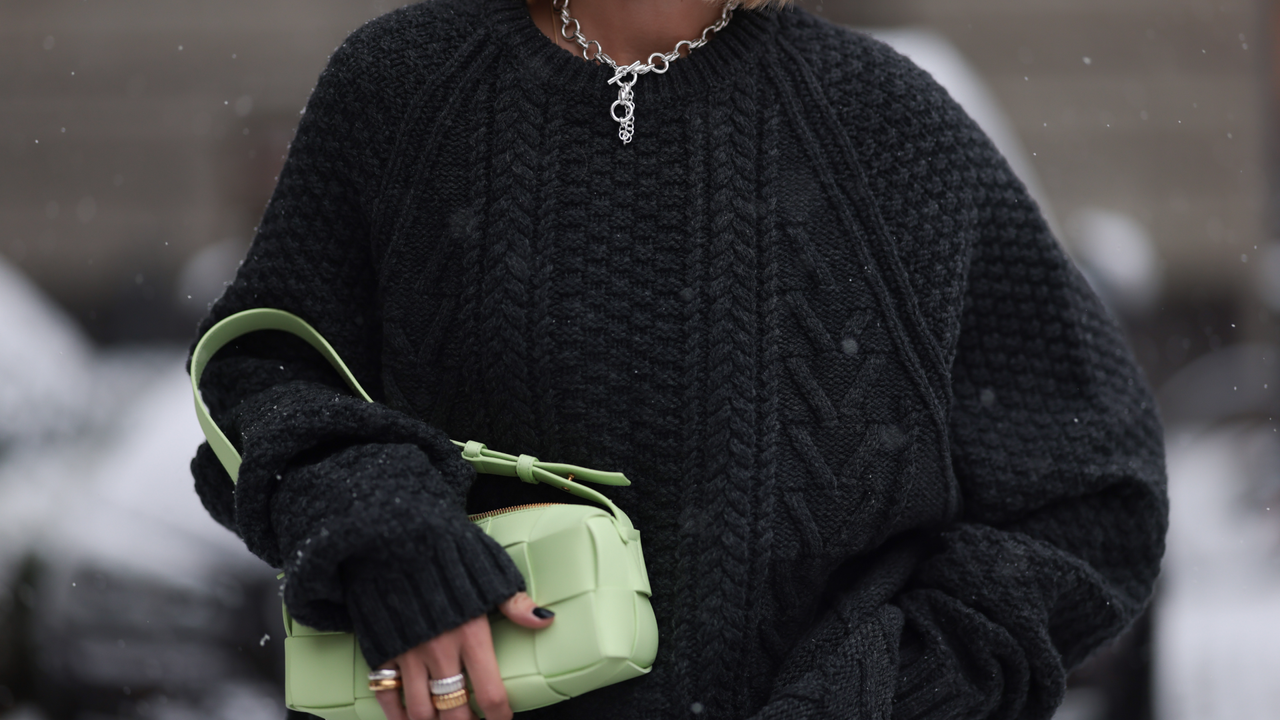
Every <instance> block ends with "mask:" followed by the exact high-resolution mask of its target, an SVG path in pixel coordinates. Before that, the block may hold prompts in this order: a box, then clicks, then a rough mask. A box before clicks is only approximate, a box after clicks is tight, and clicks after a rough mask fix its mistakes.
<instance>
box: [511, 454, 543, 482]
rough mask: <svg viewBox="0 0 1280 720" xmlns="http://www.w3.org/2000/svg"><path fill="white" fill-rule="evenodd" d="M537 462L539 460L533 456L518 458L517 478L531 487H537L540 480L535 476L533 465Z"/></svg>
mask: <svg viewBox="0 0 1280 720" xmlns="http://www.w3.org/2000/svg"><path fill="white" fill-rule="evenodd" d="M537 461H538V458H536V457H533V456H532V455H521V456H520V457H518V458H516V477H518V478H520V479H521V480H523V481H525V482H527V483H529V484H530V485H537V484H538V480H537V478H535V477H534V476H533V464H534V463H535V462H537Z"/></svg>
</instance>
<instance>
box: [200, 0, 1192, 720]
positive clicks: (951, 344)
mask: <svg viewBox="0 0 1280 720" xmlns="http://www.w3.org/2000/svg"><path fill="white" fill-rule="evenodd" d="M609 77H610V72H609V70H608V69H607V68H604V67H600V66H595V65H592V64H588V63H586V62H583V61H582V60H581V59H579V58H576V57H574V56H571V55H570V54H569V53H568V52H566V51H564V50H562V49H559V48H557V47H556V46H554V45H553V44H552V43H551V42H550V41H549V40H548V39H547V38H546V37H544V36H543V35H542V34H541V33H539V31H538V30H537V29H536V27H535V26H534V25H533V23H532V21H531V20H530V18H529V15H528V12H527V10H526V8H525V5H524V3H523V2H522V1H521V0H436V1H433V2H426V3H423V4H419V5H413V6H410V7H407V8H404V9H402V10H398V11H396V12H393V13H391V14H390V15H387V16H385V17H383V18H380V19H378V20H375V21H373V22H371V23H369V24H367V25H365V26H364V27H363V28H361V29H360V30H358V31H356V32H355V33H354V34H353V35H352V36H351V37H350V38H349V39H348V40H347V41H346V42H345V43H344V44H343V45H342V46H341V47H340V48H338V50H337V51H336V52H335V53H334V55H333V57H332V59H331V61H330V63H329V66H328V68H327V69H326V70H325V71H324V73H323V75H322V76H321V78H320V80H319V83H318V85H317V87H316V89H315V91H314V94H313V95H312V97H311V100H310V102H309V103H308V105H307V109H306V112H305V114H304V116H303V118H302V120H301V123H300V125H299V127H298V130H297V135H296V138H295V140H294V142H293V144H292V146H291V148H290V152H289V156H288V160H287V163H286V165H285V167H284V169H283V172H282V174H281V176H280V179H279V185H278V187H277V189H276V192H275V195H274V196H273V198H272V200H271V203H270V205H269V207H268V209H267V211H266V215H265V217H264V218H263V220H262V223H261V226H260V227H259V229H258V235H257V237H256V239H255V241H254V243H253V246H252V248H251V250H250V251H249V254H248V257H247V258H246V259H245V261H244V264H243V266H242V267H241V269H240V271H239V274H238V275H237V277H236V279H235V281H234V282H233V283H232V284H231V285H230V286H229V287H228V288H227V290H226V292H225V294H224V296H223V297H222V299H221V300H219V301H218V303H217V304H216V305H215V306H214V308H213V311H212V313H211V315H210V317H209V318H208V319H207V320H206V321H205V323H204V324H203V326H202V330H203V329H206V328H208V327H209V325H210V324H211V323H212V322H214V321H216V320H218V319H220V318H222V317H225V316H226V315H228V314H229V313H232V312H234V311H238V310H242V309H245V308H249V307H258V306H267V307H278V308H283V309H285V310H289V311H292V312H294V313H297V314H299V315H301V316H303V317H304V318H306V319H307V320H309V321H310V322H311V323H312V324H313V325H315V326H316V327H317V328H318V329H319V330H320V331H321V332H322V333H323V334H324V335H325V336H326V337H327V338H328V339H329V340H330V341H331V342H332V343H333V345H334V346H335V347H336V348H337V349H338V351H339V353H340V354H341V355H342V356H343V357H344V358H345V359H346V361H347V363H348V365H350V366H351V367H352V369H353V370H354V372H355V374H356V376H357V377H358V378H359V379H360V381H361V382H362V384H363V385H364V387H365V388H366V389H368V390H369V391H370V392H371V394H372V395H373V396H374V398H375V399H376V400H377V401H378V402H376V403H374V404H369V403H365V402H363V401H361V400H359V399H358V398H355V397H353V396H352V395H350V393H348V392H347V391H346V390H345V389H344V388H343V386H342V383H341V382H340V381H339V380H338V379H337V378H336V376H334V374H333V373H332V372H331V371H330V370H329V369H328V368H327V366H326V365H325V364H324V362H323V360H321V359H320V358H319V356H318V355H316V354H315V353H314V352H313V351H311V350H310V349H309V348H306V347H305V346H303V345H301V344H300V343H299V342H297V341H295V340H293V339H291V338H288V337H284V336H277V335H274V334H272V333H257V334H255V335H252V336H247V337H245V338H244V339H242V340H241V341H239V342H238V343H237V344H235V345H234V346H232V347H229V348H227V349H225V350H224V351H223V352H222V353H220V354H219V355H218V356H217V357H216V358H215V360H214V362H213V363H212V364H211V365H210V366H209V368H208V371H207V373H206V375H205V390H204V397H205V399H206V401H207V403H208V405H209V406H210V408H211V410H212V411H213V412H214V415H215V417H216V418H217V419H218V420H219V422H221V423H222V425H223V427H224V428H226V429H228V431H229V432H228V435H229V436H230V437H231V438H232V439H233V442H235V443H236V444H237V445H238V447H239V449H240V450H241V452H242V453H243V456H244V463H243V466H242V468H241V475H240V481H239V484H238V485H237V486H234V487H233V486H232V484H231V483H230V482H229V480H228V478H227V477H226V475H225V473H223V471H222V469H221V468H220V467H219V466H218V464H217V461H216V459H215V458H214V457H213V455H212V453H211V452H210V451H209V450H208V447H207V446H204V447H201V448H200V450H199V452H198V453H197V457H196V459H195V461H194V462H193V471H194V474H195V476H196V487H197V490H198V492H199V493H200V496H201V498H202V499H203V501H204V503H205V505H206V506H207V507H208V509H209V510H210V512H211V513H212V514H213V515H214V517H216V518H217V519H218V520H219V521H220V522H222V523H224V524H225V525H227V526H228V527H230V528H232V529H233V530H235V531H236V532H237V533H239V535H240V536H241V537H242V538H243V539H244V541H245V542H246V544H247V545H248V547H249V548H250V549H251V550H253V551H254V552H255V553H257V554H258V555H259V556H261V557H262V558H263V559H264V560H266V561H267V562H269V563H271V564H272V565H274V566H277V567H280V568H283V569H284V570H285V572H286V574H287V580H286V584H285V588H284V598H285V600H286V602H287V603H288V605H289V607H290V610H291V611H292V613H293V614H294V615H295V616H296V617H297V618H298V619H299V620H301V621H303V622H305V623H308V624H310V625H313V626H315V627H318V628H324V629H353V630H354V631H355V633H356V634H357V636H358V638H359V642H360V647H361V648H362V651H363V653H364V655H365V657H366V658H367V659H368V661H369V662H370V664H372V665H377V664H378V663H381V662H383V661H385V660H387V659H389V658H392V657H394V656H396V655H398V654H399V653H402V652H404V651H406V650H408V649H409V648H411V647H414V646H415V645H417V644H419V643H421V642H423V641H425V640H427V639H429V638H431V637H434V636H435V635H437V634H439V633H441V632H443V631H445V630H447V629H449V628H452V627H455V626H457V625H459V624H461V623H462V622H464V621H465V620H467V619H469V618H472V617H476V616H479V615H482V614H484V613H485V612H486V611H489V610H491V609H493V608H494V607H495V606H496V605H497V604H498V603H499V602H500V601H501V600H502V599H504V598H506V597H508V596H509V595H511V594H512V593H513V592H515V591H516V590H518V589H520V588H522V587H523V585H522V581H521V579H520V576H519V574H518V572H517V571H516V570H515V568H514V566H513V565H512V563H511V562H510V560H509V559H508V558H507V556H506V555H505V553H504V552H503V551H502V550H501V549H500V548H498V547H496V545H494V544H493V543H492V542H491V541H490V540H489V539H488V538H487V537H486V536H484V535H483V534H482V533H480V532H479V531H478V530H477V529H475V528H474V527H473V526H471V525H470V524H469V523H468V522H467V520H466V517H465V513H466V509H467V498H468V492H469V490H470V489H471V488H472V484H473V478H474V475H473V473H472V471H471V469H470V467H469V466H468V465H467V464H466V463H465V462H463V461H462V460H461V459H460V458H459V456H458V453H457V451H456V450H455V449H454V448H453V447H452V446H451V445H450V444H449V443H448V442H447V438H448V437H452V438H455V439H459V440H479V441H482V442H485V443H487V444H488V445H489V446H490V447H492V448H495V449H499V450H503V451H506V452H511V453H527V454H530V455H535V456H538V457H541V458H543V459H545V460H554V461H558V462H567V463H574V464H579V465H585V466H589V467H596V468H600V469H605V470H618V471H623V472H625V473H626V474H627V475H628V476H629V477H630V478H631V480H632V482H633V484H632V485H631V486H630V487H628V488H621V489H609V490H608V491H607V492H608V493H609V495H610V496H611V497H612V498H613V499H614V500H615V501H616V502H617V503H618V504H619V505H620V506H621V507H623V508H625V509H626V510H627V512H628V513H629V514H630V516H631V517H632V519H633V520H634V521H635V523H636V526H637V527H638V528H639V529H640V531H641V532H642V534H643V537H644V543H645V552H646V556H647V558H648V565H649V573H650V578H651V581H652V586H653V606H654V609H655V612H656V614H657V618H658V625H659V632H660V637H661V640H660V645H659V651H658V657H657V660H656V662H655V664H654V666H653V671H652V673H651V674H649V675H647V676H645V677H643V678H638V679H635V680H630V681H626V682H623V683H620V684H617V685H614V686H611V687H608V688H604V689H601V690H598V691H595V692H592V693H589V694H587V695H584V696H582V697H580V698H577V699H574V700H570V701H567V702H564V703H562V704H559V705H556V706H553V707H550V708H546V709H544V710H541V711H534V712H531V713H528V717H531V718H564V719H572V718H600V717H609V718H624V719H625V718H636V719H639V718H645V719H655V718H658V719H663V718H695V717H696V718H714V719H724V720H736V719H739V718H759V719H764V718H823V719H828V718H890V717H892V718H896V719H902V720H905V719H907V718H931V719H936V720H944V719H945V720H950V719H953V718H1047V717H1049V716H1050V715H1051V714H1052V712H1053V709H1054V707H1055V706H1056V705H1057V704H1058V703H1059V701H1060V700H1061V698H1062V696H1063V692H1064V677H1065V674H1066V671H1067V670H1069V669H1070V668H1071V667H1072V666H1074V665H1076V664H1078V663H1080V662H1081V661H1082V660H1083V659H1084V658H1085V657H1086V656H1087V655H1088V654H1089V653H1090V652H1091V651H1092V650H1093V649H1095V648H1097V647H1098V646H1099V645H1100V644H1102V643H1104V642H1105V641H1106V640H1107V639H1108V638H1110V637H1112V636H1114V635H1115V634H1117V633H1118V632H1119V631H1120V630H1121V629H1122V628H1124V627H1125V625H1126V623H1128V622H1129V621H1130V620H1132V619H1133V618H1134V617H1135V616H1136V615H1137V614H1138V613H1139V612H1140V610H1141V609H1142V607H1143V605H1144V603H1145V602H1146V600H1147V598H1148V596H1149V593H1150V591H1151V588H1152V584H1153V581H1154V579H1155V577H1156V573H1157V570H1158V565H1159V560H1160V557H1161V554H1162V551H1163V536H1164V531H1165V526H1166V516H1167V507H1166V499H1165V494H1164V469H1163V452H1162V442H1161V431H1160V427H1159V423H1158V421H1157V419H1156V414H1155V410H1154V407H1153V403H1152V400H1151V398H1150V396H1149V394H1148V391H1147V390H1146V387H1145V384H1144V382H1143V380H1142V378H1141V377H1140V375H1139V373H1138V371H1137V370H1136V368H1135V366H1134V364H1133V362H1132V360H1131V357H1130V355H1129V353H1128V352H1127V350H1126V349H1125V347H1124V343H1123V341H1122V339H1121V337H1120V335H1119V333H1118V331H1117V329H1116V326H1115V324H1114V323H1113V321H1112V320H1111V319H1110V318H1109V317H1108V315H1107V313H1106V311H1105V310H1104V309H1103V307H1102V306H1101V305H1100V304H1099V302H1098V301H1097V299H1096V298H1095V297H1094V296H1093V295H1092V294H1091V293H1090V291H1089V289H1088V287H1087V286H1086V284H1085V283H1084V281H1083V280H1082V279H1081V276H1080V274H1079V273H1078V272H1077V271H1076V270H1075V269H1074V268H1073V266H1072V265H1071V263H1070V261H1069V260H1068V259H1067V258H1066V256H1065V255H1064V253H1063V252H1062V250H1061V249H1060V247H1059V246H1058V245H1057V244H1056V242H1055V240H1054V238H1053V237H1052V236H1051V235H1050V232H1049V230H1048V229H1047V227H1046V224H1045V222H1044V221H1043V220H1042V218H1041V216H1040V214H1039V212H1038V211H1037V209H1036V207H1035V205H1034V203H1033V202H1032V201H1031V199H1030V198H1029V197H1028V195H1027V193H1026V191H1025V189H1024V188H1023V186H1022V185H1021V184H1020V183H1019V181H1018V180H1017V179H1016V178H1015V177H1014V175H1013V174H1012V173H1011V172H1010V170H1009V168H1008V166H1007V165H1006V164H1005V162H1004V161H1003V159H1002V158H1001V157H1000V156H999V154H998V153H997V152H996V151H995V150H994V149H993V147H992V145H991V144H990V143H989V142H988V140H987V139H986V138H985V137H984V136H983V134H982V133H981V132H980V131H979V130H978V129H977V128H976V127H975V125H974V124H973V123H972V122H971V121H970V120H969V119H968V118H967V117H966V116H965V115H964V114H963V112H962V111H961V110H960V109H959V108H958V107H957V106H956V105H955V103H954V102H953V101H952V100H951V99H950V98H949V97H948V96H947V94H946V93H945V92H944V91H943V90H941V89H940V88H939V87H938V86H937V85H936V84H935V83H934V82H933V81H932V80H931V79H930V78H929V77H928V75H926V74H925V73H924V72H922V71H920V70H919V69H917V68H916V67H915V66H914V65H912V64H911V63H910V62H909V61H908V60H906V59H904V58H902V57H901V56H899V55H897V54H896V53H894V52H893V51H892V50H890V49H889V48H888V47H886V46H885V45H882V44H880V43H878V42H876V41H874V40H871V39H869V38H867V37H865V36H862V35H859V34H856V33H853V32H850V31H847V30H844V29H840V28H837V27H835V26H832V25H830V24H827V23H826V22H823V21H821V20H818V19H816V18H814V17H812V16H810V15H808V14H805V13H804V12H801V11H795V10H791V11H785V12H774V13H756V12H747V11H740V12H738V13H736V14H735V16H734V18H733V20H732V22H731V23H730V24H729V26H728V27H727V28H726V29H725V30H724V31H723V32H721V33H720V34H718V35H716V36H715V37H714V38H713V39H712V41H711V42H710V43H709V44H708V45H706V46H705V47H703V48H701V49H698V50H696V51H694V52H693V53H692V54H691V55H690V56H689V57H687V58H684V59H681V60H678V61H676V62H673V63H672V64H671V69H670V71H669V72H668V73H666V74H665V75H656V74H651V75H647V76H644V77H641V78H640V80H639V82H638V83H637V84H636V86H635V94H636V103H637V110H636V135H635V139H634V141H633V142H632V143H631V144H629V145H625V146H624V145H623V144H622V143H621V142H620V141H619V139H618V136H617V125H616V124H615V123H614V122H613V121H612V120H611V119H610V116H609V106H610V104H611V103H612V102H613V100H614V99H615V98H616V89H615V88H614V87H612V86H609V85H608V84H607V81H608V79H609ZM511 485H513V486H519V483H514V482H513V483H511ZM521 487H523V486H521ZM501 490H502V489H501V488H499V493H501ZM513 497H514V495H513ZM473 500H474V496H473Z"/></svg>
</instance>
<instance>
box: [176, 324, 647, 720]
mask: <svg viewBox="0 0 1280 720" xmlns="http://www.w3.org/2000/svg"><path fill="white" fill-rule="evenodd" d="M258 330H280V331H284V332H288V333H291V334H294V335H296V336H298V337H300V338H302V339H303V340H305V341H306V342H307V343H308V344H310V345H311V346H312V347H314V348H316V350H318V351H319V352H320V353H321V354H322V355H324V357H325V359H326V360H328V361H329V363H330V364H331V365H332V366H333V367H334V369H335V370H337V371H338V372H339V373H340V374H341V375H342V377H343V379H344V380H345V381H346V382H347V384H348V386H349V387H350V388H351V389H352V391H353V392H355V393H356V394H358V395H359V396H361V397H363V398H364V399H365V400H369V401H370V402H372V400H371V399H370V398H369V396H368V394H367V393H365V391H364V390H363V388H361V387H360V384H359V383H358V382H357V381H356V379H355V377H354V376H353V375H352V374H351V372H350V370H348V369H347V367H346V365H345V364H344V363H343V362H342V359H341V358H340V357H339V356H338V355H337V352H336V351H334V349H333V348H332V346H330V345H329V343H328V342H327V341H325V339H324V338H323V337H322V336H321V335H320V334H319V333H318V332H317V331H316V330H315V329H314V328H312V327H311V326H310V325H308V324H307V323H306V322H305V321H303V320H302V319H301V318H298V317H297V316H296V315H292V314H290V313H286V312H283V311H280V310H274V309H269V308H257V309H253V310H246V311H243V312H240V313H237V314H235V315H232V316H230V317H228V318H226V319H224V320H223V321H222V322H220V323H218V324H217V325H215V326H213V327H212V328H211V329H210V330H209V331H208V332H207V333H205V335H204V336H203V337H202V338H201V340H200V342H199V343H198V344H197V346H196V349H195V351H194V352H193V354H192V362H191V387H192V392H193V393H194V396H195V406H196V415H197V417H198V419H199V421H200V426H201V428H202V429H203V430H204V433H205V436H206V438H208V440H209V444H210V446H211V447H212V448H213V450H214V452H215V453H216V454H217V456H218V458H219V460H221V461H222V463H223V466H224V467H225V468H226V469H227V472H228V474H230V476H231V478H232V480H233V481H235V480H236V479H237V477H238V474H239V467H240V456H239V453H237V452H236V450H235V448H234V447H233V446H232V445H231V443H230V441H229V440H228V439H227V438H226V436H225V435H224V434H223V433H222V431H221V430H220V429H219V428H218V427H217V425H216V424H215V423H214V422H213V420H212V418H211V417H210V416H209V412H208V409H207V408H206V407H205V406H204V403H203V401H202V400H201V398H200V389H199V383H200V377H201V375H202V373H203V370H204V366H205V364H206V363H207V362H208V360H209V359H210V358H211V357H213V355H214V354H215V353H216V352H217V351H218V349H219V348H221V347H223V346H224V345H226V344H227V343H229V342H231V341H232V340H234V339H235V338H237V337H240V336H241V335H244V334H246V333H250V332H255V331H258ZM455 444H457V445H458V446H459V448H460V449H461V451H462V456H463V457H464V458H465V459H467V460H468V461H469V462H470V463H471V464H472V465H473V466H474V467H475V469H476V470H477V472H481V473H487V474H491V475H501V476H507V477H516V478H519V479H520V480H522V481H523V482H527V483H534V484H536V483H545V484H548V485H552V486H554V487H557V488H559V489H561V490H565V491H567V492H570V493H572V494H574V495H577V496H578V497H582V498H585V499H588V500H591V501H593V502H595V503H598V504H599V505H601V506H603V508H601V507H594V506H588V505H565V504H539V505H529V506H520V507H515V508H508V509H504V510H498V511H492V512H486V513H481V514H478V515H474V516H472V517H471V520H472V522H474V523H476V524H477V525H478V526H479V527H481V528H482V529H483V530H484V531H485V533H486V534H487V535H489V536H490V537H491V538H493V539H494V540H495V541H496V542H498V543H499V544H500V545H501V546H502V547H503V549H504V550H506V551H507V553H508V554H509V555H510V556H511V559H512V560H513V561H514V562H515V564H516V566H517V567H518V568H519V569H520V572H521V574H522V575H523V576H524V579H525V584H526V587H527V590H528V593H529V595H530V596H531V597H532V598H533V599H534V601H535V602H537V603H538V605H540V606H542V607H546V608H548V609H551V610H553V611H555V613H556V622H554V623H553V624H552V625H551V626H550V627H548V628H545V629H542V630H537V631H534V630H530V629H528V628H523V627H520V626H518V625H516V624H514V623H512V622H511V621H510V620H507V619H506V618H505V617H501V616H496V617H491V619H490V622H491V627H492V632H493V641H494V650H495V653H496V654H497V659H498V668H499V671H500V673H501V675H502V680H503V683H504V685H505V686H506V689H507V696H508V700H509V702H510V703H511V707H512V709H513V710H515V711H517V712H519V711H523V710H531V709H534V708H539V707H544V706H547V705H551V704H554V703H557V702H560V701H562V700H567V699H569V698H571V697H575V696H577V695H581V694H583V693H586V692H589V691H591V690H594V689H596V688H600V687H604V686H606V685H611V684H613V683H616V682H621V681H623V680H627V679H630V678H633V677H638V676H640V675H644V674H646V673H647V672H649V668H650V667H651V666H652V665H653V660H654V658H655V657H656V655H657V650H658V628H657V621H656V619H655V617H654V614H653V608H652V606H651V604H650V601H649V596H650V594H651V590H650V586H649V578H648V574H647V572H646V570H645V563H644V554H643V550H642V549H641V544H640V533H639V532H638V531H637V530H636V529H635V528H634V527H633V526H632V524H631V520H630V518H628V517H627V515H626V513H624V512H623V511H622V510H621V509H619V508H618V507H617V506H616V505H614V504H613V503H612V502H611V501H610V500H609V499H608V498H607V497H605V496H604V495H602V494H601V493H599V492H597V491H595V490H593V489H591V488H588V487H585V486H583V485H581V484H579V483H577V482H575V480H586V481H588V482H592V483H596V484H603V485H628V484H630V483H629V481H628V480H627V479H626V477H625V476H623V475H622V474H621V473H609V472H601V471H598V470H592V469H590V468H583V467H578V466H574V465H565V464H557V463H544V462H542V461H540V460H538V459H537V458H534V457H531V456H528V455H521V456H512V455H507V454H504V453H499V452H495V451H492V450H489V449H488V448H486V447H485V446H484V445H482V444H481V443H477V442H467V443H455ZM284 625H285V634H286V636H287V637H286V640H285V674H286V679H285V702H286V704H287V705H288V706H289V707H290V708H293V709H295V710H302V711H305V712H308V713H311V714H313V715H318V716H320V717H322V718H325V719H326V720H385V716H384V714H383V712H382V709H381V708H380V707H379V705H378V703H377V700H376V699H375V697H374V693H373V692H372V691H371V690H369V688H368V680H367V678H368V673H369V667H368V664H367V663H366V662H365V660H364V657H363V656H362V655H361V653H360V651H359V648H358V645H357V643H356V639H355V636H354V635H352V634H351V633H335V632H321V631H318V630H314V629H312V628H309V627H306V626H305V625H302V624H301V623H298V622H297V621H295V620H294V619H293V618H292V617H291V616H290V615H289V612H288V609H287V608H285V609H284ZM477 711H478V710H477Z"/></svg>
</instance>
